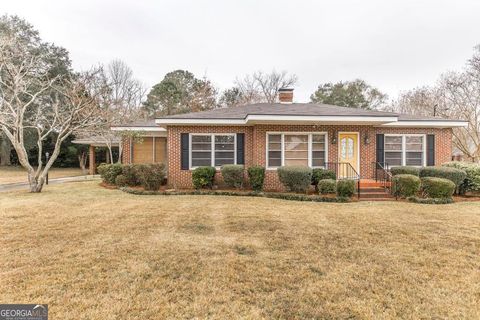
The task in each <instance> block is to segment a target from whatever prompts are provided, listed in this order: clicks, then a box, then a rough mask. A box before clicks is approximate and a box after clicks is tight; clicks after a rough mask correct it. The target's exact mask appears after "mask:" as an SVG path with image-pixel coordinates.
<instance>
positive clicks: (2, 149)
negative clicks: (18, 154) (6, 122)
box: [0, 134, 12, 166]
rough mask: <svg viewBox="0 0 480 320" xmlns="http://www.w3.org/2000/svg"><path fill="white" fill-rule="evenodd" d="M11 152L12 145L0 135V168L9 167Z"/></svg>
mask: <svg viewBox="0 0 480 320" xmlns="http://www.w3.org/2000/svg"><path fill="white" fill-rule="evenodd" d="M11 152H12V145H11V144H10V141H9V140H8V138H7V137H6V136H5V135H4V134H1V135H0V166H9V165H11V162H10V154H11Z"/></svg>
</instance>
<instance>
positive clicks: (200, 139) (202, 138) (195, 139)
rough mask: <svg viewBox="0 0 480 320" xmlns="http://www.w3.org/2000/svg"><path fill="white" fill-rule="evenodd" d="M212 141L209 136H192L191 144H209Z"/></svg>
mask: <svg viewBox="0 0 480 320" xmlns="http://www.w3.org/2000/svg"><path fill="white" fill-rule="evenodd" d="M211 141H212V137H211V136H196V135H192V143H195V142H199V143H202V142H203V143H210V142H211Z"/></svg>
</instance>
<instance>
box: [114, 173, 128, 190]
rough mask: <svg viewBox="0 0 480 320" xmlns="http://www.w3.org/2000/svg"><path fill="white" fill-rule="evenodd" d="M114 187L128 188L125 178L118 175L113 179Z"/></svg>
mask: <svg viewBox="0 0 480 320" xmlns="http://www.w3.org/2000/svg"><path fill="white" fill-rule="evenodd" d="M115 185H116V186H117V187H126V186H128V183H127V178H126V177H125V176H124V175H123V174H119V175H118V176H117V177H116V178H115Z"/></svg>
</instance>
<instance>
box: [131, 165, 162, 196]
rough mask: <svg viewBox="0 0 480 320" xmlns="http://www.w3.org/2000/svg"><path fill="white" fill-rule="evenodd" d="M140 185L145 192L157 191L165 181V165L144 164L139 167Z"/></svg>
mask: <svg viewBox="0 0 480 320" xmlns="http://www.w3.org/2000/svg"><path fill="white" fill-rule="evenodd" d="M138 174H139V178H140V183H141V185H142V187H143V188H144V189H145V190H151V191H156V190H158V189H160V186H161V185H162V183H163V182H164V180H165V165H164V164H163V163H152V164H142V165H139V166H138Z"/></svg>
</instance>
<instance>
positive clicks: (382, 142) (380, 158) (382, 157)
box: [376, 133, 385, 166]
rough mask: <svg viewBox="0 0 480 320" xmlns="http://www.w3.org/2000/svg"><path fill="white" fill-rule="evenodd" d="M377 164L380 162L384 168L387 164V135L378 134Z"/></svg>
mask: <svg viewBox="0 0 480 320" xmlns="http://www.w3.org/2000/svg"><path fill="white" fill-rule="evenodd" d="M376 143H377V162H380V164H382V166H384V162H385V154H384V152H383V151H384V148H385V135H384V134H381V133H379V134H377V139H376Z"/></svg>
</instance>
